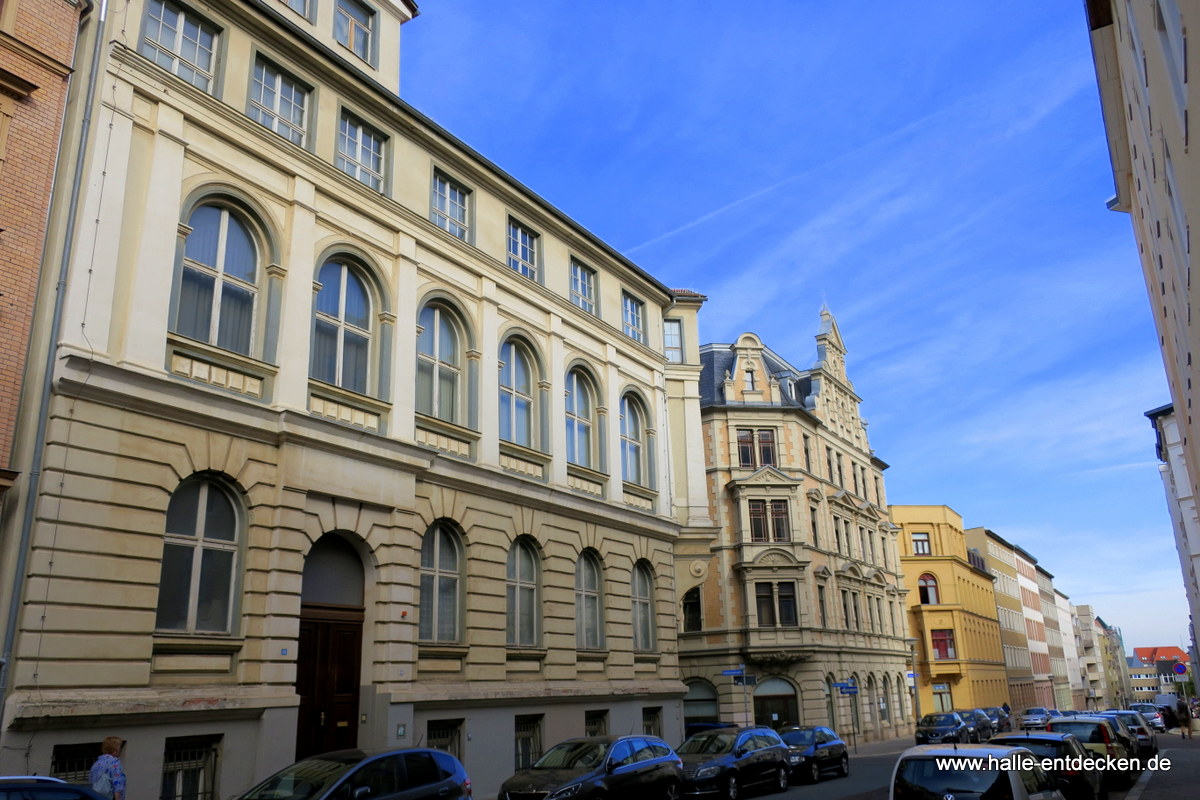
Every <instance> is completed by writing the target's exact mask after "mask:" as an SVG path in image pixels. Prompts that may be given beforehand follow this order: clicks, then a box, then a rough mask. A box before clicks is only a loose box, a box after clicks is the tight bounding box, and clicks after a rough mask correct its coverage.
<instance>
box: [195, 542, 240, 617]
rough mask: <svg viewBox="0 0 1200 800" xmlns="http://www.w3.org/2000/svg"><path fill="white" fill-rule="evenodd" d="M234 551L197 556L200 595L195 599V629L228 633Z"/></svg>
mask: <svg viewBox="0 0 1200 800" xmlns="http://www.w3.org/2000/svg"><path fill="white" fill-rule="evenodd" d="M232 579H233V552H232V551H230V550H205V551H204V553H203V555H201V557H200V595H199V597H197V598H196V630H198V631H221V632H224V631H228V630H229V587H230V582H231V580H232Z"/></svg>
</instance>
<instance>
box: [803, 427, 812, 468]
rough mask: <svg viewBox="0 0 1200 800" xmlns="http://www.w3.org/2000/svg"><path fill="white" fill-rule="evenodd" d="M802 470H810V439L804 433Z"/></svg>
mask: <svg viewBox="0 0 1200 800" xmlns="http://www.w3.org/2000/svg"><path fill="white" fill-rule="evenodd" d="M804 471H805V472H812V440H811V439H809V438H808V434H807V433H806V434H804Z"/></svg>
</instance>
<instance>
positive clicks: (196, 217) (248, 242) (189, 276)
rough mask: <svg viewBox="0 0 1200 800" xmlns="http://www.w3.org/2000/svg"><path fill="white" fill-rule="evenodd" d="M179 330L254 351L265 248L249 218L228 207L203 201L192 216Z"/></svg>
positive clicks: (177, 321)
mask: <svg viewBox="0 0 1200 800" xmlns="http://www.w3.org/2000/svg"><path fill="white" fill-rule="evenodd" d="M188 227H190V228H191V229H192V230H191V232H190V233H189V234H188V236H187V240H186V243H185V244H184V250H183V273H182V275H181V278H180V282H179V298H178V303H177V305H176V311H175V327H174V330H175V332H176V333H179V334H181V335H183V336H187V337H190V338H192V339H197V340H199V341H201V342H205V343H207V344H210V345H213V346H215V347H220V348H222V349H223V350H231V351H233V352H235V353H241V354H242V355H246V356H248V355H251V350H252V348H253V346H254V320H255V313H254V311H255V305H256V302H257V300H258V279H259V260H260V258H259V248H258V246H257V244H255V240H254V236H253V235H252V234H251V233H250V228H249V226H248V225H247V224H246V222H245V221H244V220H243V219H242V218H241V217H240V216H239V215H238V214H237V213H235V212H233V211H230V210H229V209H228V208H227V207H225V206H220V205H207V204H206V205H202V206H199V207H198V208H197V209H196V210H195V211H193V212H192V215H191V217H190V218H189V219H188Z"/></svg>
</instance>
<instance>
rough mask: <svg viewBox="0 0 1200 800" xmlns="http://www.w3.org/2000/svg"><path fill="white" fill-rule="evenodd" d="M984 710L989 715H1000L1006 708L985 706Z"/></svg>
mask: <svg viewBox="0 0 1200 800" xmlns="http://www.w3.org/2000/svg"><path fill="white" fill-rule="evenodd" d="M983 712H984V713H985V714H987V715H988V716H989V717H998V716H1000V715H1001V714H1003V713H1004V709H1003V708H985V709H984V710H983Z"/></svg>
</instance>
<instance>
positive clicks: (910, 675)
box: [908, 672, 917, 678]
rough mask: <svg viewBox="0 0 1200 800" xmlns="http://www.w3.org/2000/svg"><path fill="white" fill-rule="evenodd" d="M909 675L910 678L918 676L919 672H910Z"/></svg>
mask: <svg viewBox="0 0 1200 800" xmlns="http://www.w3.org/2000/svg"><path fill="white" fill-rule="evenodd" d="M908 677H910V678H915V677H917V673H915V672H910V673H908Z"/></svg>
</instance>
